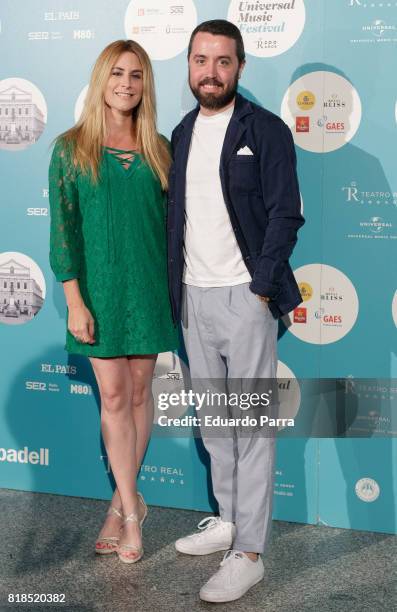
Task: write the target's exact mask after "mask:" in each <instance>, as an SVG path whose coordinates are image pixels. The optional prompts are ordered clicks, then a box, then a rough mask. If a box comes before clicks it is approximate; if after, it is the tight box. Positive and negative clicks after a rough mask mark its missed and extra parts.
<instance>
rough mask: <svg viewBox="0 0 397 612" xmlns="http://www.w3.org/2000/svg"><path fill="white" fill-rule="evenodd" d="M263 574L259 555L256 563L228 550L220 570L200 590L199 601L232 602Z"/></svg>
mask: <svg viewBox="0 0 397 612" xmlns="http://www.w3.org/2000/svg"><path fill="white" fill-rule="evenodd" d="M264 574H265V569H264V567H263V561H262V559H261V557H260V555H258V560H257V561H251V559H249V558H248V557H247V555H246V554H244V553H243V552H240V551H238V550H228V551H227V553H226V554H225V556H224V557H223V561H222V562H221V565H220V569H219V570H218V571H217V572H216V574H214V575H213V576H212V578H210V579H209V580H208V582H206V583H205V585H204V586H203V587H202V588H201V590H200V599H203V600H204V601H212V602H215V603H216V602H218V603H220V602H225V601H234V600H235V599H239V598H240V597H242V596H243V595H244V593H246V592H247V591H248V590H249V589H250V588H251V587H252V586H254V584H256V583H257V582H260V581H261V580H262V578H263V576H264Z"/></svg>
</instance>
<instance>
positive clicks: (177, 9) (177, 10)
mask: <svg viewBox="0 0 397 612" xmlns="http://www.w3.org/2000/svg"><path fill="white" fill-rule="evenodd" d="M170 13H171V15H183V6H181V5H179V4H178V5H176V4H175V5H173V6H170Z"/></svg>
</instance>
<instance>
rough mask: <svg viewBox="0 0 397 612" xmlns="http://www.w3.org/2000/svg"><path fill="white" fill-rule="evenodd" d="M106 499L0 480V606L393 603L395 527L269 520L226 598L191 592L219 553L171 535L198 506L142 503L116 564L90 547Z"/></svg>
mask: <svg viewBox="0 0 397 612" xmlns="http://www.w3.org/2000/svg"><path fill="white" fill-rule="evenodd" d="M107 506H108V502H104V501H98V500H88V499H80V498H70V497H62V496H58V495H44V494H38V493H25V492H21V491H11V490H0V508H1V530H0V536H1V555H0V610H1V612H3V611H5V610H7V611H8V610H24V611H27V610H29V611H33V610H43V609H52V610H54V609H57V610H67V611H68V612H69V611H70V612H72V611H73V612H74V611H76V612H85V611H94V610H95V611H97V610H98V611H106V612H108V611H109V612H113V611H114V612H128V611H139V612H146V611H150V612H154V610H155V609H161V610H163V611H164V612H168V611H170V612H171V611H172V612H174V611H179V610H181V611H183V612H185V611H190V612H192V611H194V610H210V609H212V610H214V609H217V610H220V611H221V610H227V611H228V612H229V611H234V610H236V611H238V610H245V611H251V610H268V611H269V612H276V611H277V612H278V611H283V612H285V611H288V612H289V611H291V612H307V611H309V610H310V611H316V612H318V611H319V610H321V611H328V610H341V611H342V610H343V611H349V612H350V611H357V612H358V611H360V612H362V611H363V610H371V612H378V611H380V610H387V611H388V612H391V611H394V610H397V596H396V559H397V545H396V542H397V538H396V537H395V536H390V535H384V534H375V533H366V532H357V531H347V530H342V529H332V528H328V527H313V526H309V525H299V524H294V523H284V522H280V521H274V522H273V532H272V539H271V546H270V548H269V551H268V553H267V555H266V557H265V558H264V563H265V571H266V575H265V580H264V581H263V583H262V584H260V585H257V586H256V587H254V588H253V589H251V591H250V592H249V593H248V594H247V595H246V596H245V597H244V598H243V599H241V600H239V601H238V602H233V603H230V604H207V603H204V602H200V600H199V598H198V590H199V588H200V585H201V584H202V583H203V582H204V581H205V580H206V579H207V578H209V576H210V575H211V574H212V573H213V572H214V571H215V570H216V569H217V565H218V563H219V562H220V560H221V558H222V553H216V554H214V555H210V556H208V557H187V556H185V555H181V554H179V553H177V552H176V551H175V549H174V547H173V542H174V540H175V539H176V538H177V537H179V536H180V535H183V534H187V533H189V532H190V531H192V530H194V528H195V526H196V524H197V522H198V521H199V520H200V519H201V518H202V517H203V516H205V515H204V514H202V513H199V512H191V511H186V510H172V509H166V508H158V507H150V508H149V515H148V519H147V521H146V523H145V528H144V547H145V556H144V558H143V560H142V561H140V562H139V563H136V564H134V565H130V566H127V565H123V564H122V563H120V562H119V560H118V559H117V557H116V556H115V555H110V556H109V557H106V558H105V557H98V556H95V554H94V553H93V552H92V547H93V543H94V541H95V538H96V535H97V532H98V528H99V526H100V524H101V521H102V519H103V516H104V513H105V512H106V509H107ZM8 593H65V596H66V603H65V604H63V605H61V604H52V605H50V604H47V605H44V604H35V605H32V604H22V603H20V604H17V603H14V604H12V603H8Z"/></svg>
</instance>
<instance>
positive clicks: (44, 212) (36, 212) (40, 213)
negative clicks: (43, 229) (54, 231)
mask: <svg viewBox="0 0 397 612" xmlns="http://www.w3.org/2000/svg"><path fill="white" fill-rule="evenodd" d="M27 215H28V217H48V208H27Z"/></svg>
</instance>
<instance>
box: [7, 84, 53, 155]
mask: <svg viewBox="0 0 397 612" xmlns="http://www.w3.org/2000/svg"><path fill="white" fill-rule="evenodd" d="M44 128H45V117H44V114H43V112H42V111H41V110H40V109H39V107H38V106H37V104H36V103H35V102H34V101H33V96H32V94H31V93H30V92H29V91H25V90H23V89H21V88H20V87H17V86H16V85H11V86H9V87H7V88H6V89H3V90H0V148H2V149H12V148H24V147H27V146H29V145H31V144H33V143H34V142H36V140H38V139H39V138H40V136H41V134H42V132H43V130H44ZM16 145H19V146H17V147H16Z"/></svg>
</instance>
